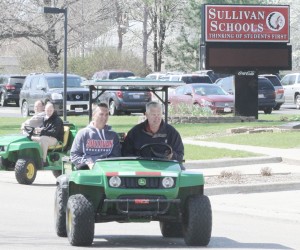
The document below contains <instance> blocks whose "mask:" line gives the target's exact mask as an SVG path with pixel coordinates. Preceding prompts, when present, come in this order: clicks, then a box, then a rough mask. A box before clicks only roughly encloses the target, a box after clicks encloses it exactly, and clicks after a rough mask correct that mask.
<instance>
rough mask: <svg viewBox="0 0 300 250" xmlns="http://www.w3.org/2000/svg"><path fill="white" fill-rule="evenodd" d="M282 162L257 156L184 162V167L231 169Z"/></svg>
mask: <svg viewBox="0 0 300 250" xmlns="http://www.w3.org/2000/svg"><path fill="white" fill-rule="evenodd" d="M282 161H283V159H282V157H274V156H259V157H247V158H233V159H216V160H197V161H186V162H185V163H184V166H185V167H186V168H188V169H200V168H201V169H202V168H222V167H233V166H240V165H252V164H265V163H278V162H282Z"/></svg>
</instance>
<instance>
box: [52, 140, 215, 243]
mask: <svg viewBox="0 0 300 250" xmlns="http://www.w3.org/2000/svg"><path fill="white" fill-rule="evenodd" d="M157 146H159V147H160V149H157ZM161 146H162V147H165V148H164V149H162V147H161ZM166 152H170V147H169V146H168V145H166V144H164V145H156V144H147V145H145V146H144V147H143V148H142V149H141V157H119V158H108V159H102V160H98V161H96V163H95V165H94V167H93V168H92V169H91V170H78V171H70V172H69V173H66V174H64V175H61V176H59V177H58V178H57V189H56V194H55V222H56V223H55V224H56V233H57V235H58V236H60V237H68V240H69V242H70V244H71V245H73V246H88V245H91V244H92V243H93V240H94V227H95V223H104V222H111V221H116V222H123V223H124V222H150V221H159V223H160V230H161V233H162V235H163V236H164V237H183V238H184V241H185V243H186V244H187V245H189V246H206V245H207V244H208V243H209V241H210V238H211V230H212V211H211V205H210V200H209V198H208V197H207V196H205V195H204V177H203V174H202V173H201V172H197V171H191V170H185V169H184V166H183V165H182V164H181V163H179V162H177V161H174V160H167V159H163V158H167V157H165V155H166V154H167V153H166ZM64 165H65V168H64V169H70V170H71V169H72V165H71V163H69V162H64Z"/></svg>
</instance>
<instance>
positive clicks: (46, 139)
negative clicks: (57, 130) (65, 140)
mask: <svg viewBox="0 0 300 250" xmlns="http://www.w3.org/2000/svg"><path fill="white" fill-rule="evenodd" d="M31 139H32V140H33V141H37V142H38V143H39V144H40V146H41V148H42V152H43V162H45V161H46V159H47V152H48V147H50V146H54V145H56V143H57V139H56V138H54V137H50V136H45V135H42V136H33V137H31Z"/></svg>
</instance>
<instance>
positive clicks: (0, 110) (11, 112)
mask: <svg viewBox="0 0 300 250" xmlns="http://www.w3.org/2000/svg"><path fill="white" fill-rule="evenodd" d="M263 113H264V112H263V111H259V114H263ZM272 114H282V115H299V114H300V110H298V109H296V107H295V106H291V105H284V104H283V105H282V106H281V108H280V110H274V111H273V112H272ZM272 114H270V115H272ZM0 117H21V110H20V107H15V106H14V105H11V106H7V107H2V106H0Z"/></svg>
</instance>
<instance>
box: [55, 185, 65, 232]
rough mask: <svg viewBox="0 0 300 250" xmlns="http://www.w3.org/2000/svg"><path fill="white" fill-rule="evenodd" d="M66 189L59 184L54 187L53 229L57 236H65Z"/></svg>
mask: <svg viewBox="0 0 300 250" xmlns="http://www.w3.org/2000/svg"><path fill="white" fill-rule="evenodd" d="M67 201H68V197H67V191H66V189H62V188H61V186H59V185H58V186H57V187H56V192H55V200H54V220H55V230H56V234H57V235H58V236H59V237H67V227H66V207H67Z"/></svg>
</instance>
